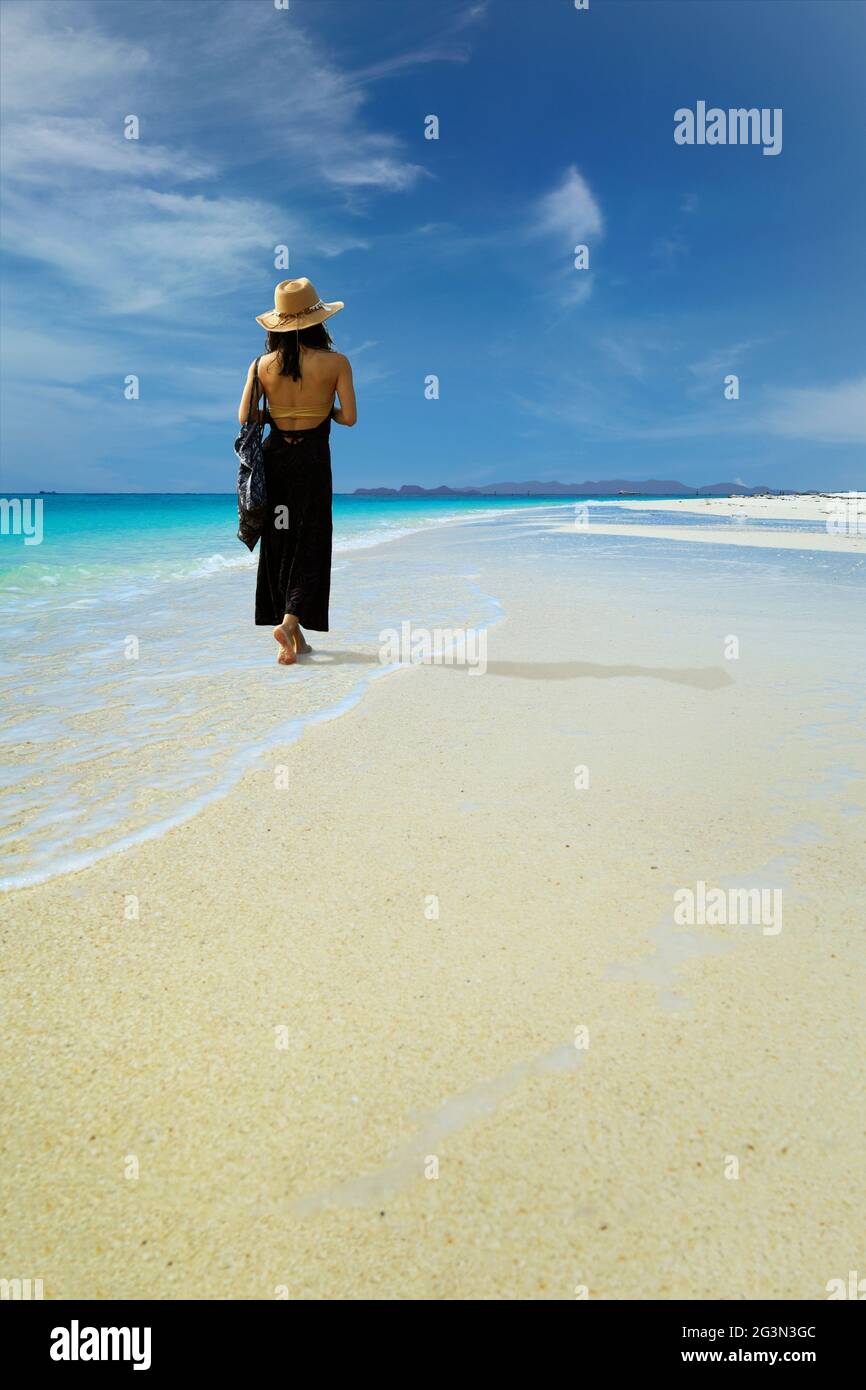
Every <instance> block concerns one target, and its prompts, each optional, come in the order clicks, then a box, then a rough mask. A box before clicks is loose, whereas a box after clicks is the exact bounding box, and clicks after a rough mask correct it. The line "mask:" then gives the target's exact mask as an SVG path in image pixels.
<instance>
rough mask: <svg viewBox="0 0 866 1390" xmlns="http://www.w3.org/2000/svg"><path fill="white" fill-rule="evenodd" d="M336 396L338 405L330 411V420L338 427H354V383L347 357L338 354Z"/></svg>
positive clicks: (356, 412) (355, 416)
mask: <svg viewBox="0 0 866 1390" xmlns="http://www.w3.org/2000/svg"><path fill="white" fill-rule="evenodd" d="M337 395H338V396H339V398H340V404H339V405H338V406H337V405H335V406H334V409H333V410H332V411H331V419H332V420H333V421H334V422H335V423H336V424H338V425H354V424H355V423H356V421H357V419H358V407H357V405H356V403H355V383H354V382H353V380H352V368H351V365H350V363H349V359H348V357H344V356H343V355H342V353H341V354H340V370H339V373H338V375H337Z"/></svg>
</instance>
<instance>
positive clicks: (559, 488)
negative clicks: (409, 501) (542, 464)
mask: <svg viewBox="0 0 866 1390" xmlns="http://www.w3.org/2000/svg"><path fill="white" fill-rule="evenodd" d="M781 491H782V489H781V488H777V487H744V486H743V485H742V483H710V484H708V485H707V486H706V487H688V486H687V485H686V484H685V483H678V482H677V481H676V480H675V479H669V478H664V479H658V478H647V479H646V480H645V481H643V482H635V480H634V479H633V478H602V479H601V480H600V481H599V482H588V483H551V482H546V483H542V482H538V481H537V480H536V479H533V480H532V481H531V482H526V483H485V484H484V486H483V487H445V486H441V487H417V486H415V485H414V484H412V483H404V484H403V486H402V487H399V488H397V487H356V488H355V491H354V493H353V496H354V497H597V496H599V495H601V496H612V495H613V496H615V495H617V494H620V495H623V496H628V497H671V496H680V497H682V496H685V497H756V496H758V495H759V494H761V493H764V494H767V495H769V496H772V497H778V496H779V495H780V493H781Z"/></svg>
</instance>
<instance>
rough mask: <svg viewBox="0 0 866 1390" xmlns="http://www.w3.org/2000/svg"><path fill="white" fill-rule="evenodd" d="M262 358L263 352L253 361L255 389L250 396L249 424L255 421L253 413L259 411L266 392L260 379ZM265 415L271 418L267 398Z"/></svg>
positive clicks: (262, 421) (261, 422)
mask: <svg viewBox="0 0 866 1390" xmlns="http://www.w3.org/2000/svg"><path fill="white" fill-rule="evenodd" d="M261 360H262V357H261V354H260V355H259V356H258V357H257V358H256V360H255V362H254V363H253V389H252V394H251V396H250V404H249V409H248V411H247V424H248V425H249V424H252V423H253V415H254V414H255V413H256V412H257V410H258V406H259V398H260V397H261V396H262V395H263V394H264V392H263V389H262V383H261V380H260V378H259V363H260V362H261ZM265 416H266V417H267V418H268V419H270V416H269V415H268V403H267V400H265ZM259 423H260V424H265V423H266V421H265V420H261V421H260V422H259Z"/></svg>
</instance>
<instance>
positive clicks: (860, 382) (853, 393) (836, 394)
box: [763, 376, 866, 444]
mask: <svg viewBox="0 0 866 1390" xmlns="http://www.w3.org/2000/svg"><path fill="white" fill-rule="evenodd" d="M763 419H764V425H765V427H766V429H767V430H768V431H769V432H770V433H771V434H777V435H782V436H783V437H784V438H786V439H805V440H811V441H813V442H814V443H817V444H866V376H863V377H859V378H856V379H854V380H852V381H840V382H838V383H837V384H836V385H835V386H816V387H779V388H776V389H774V390H772V391H771V392H770V393H769V400H768V404H767V407H766V409H765V411H764V417H763Z"/></svg>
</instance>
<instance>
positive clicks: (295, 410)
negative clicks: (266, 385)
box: [268, 396, 334, 420]
mask: <svg viewBox="0 0 866 1390" xmlns="http://www.w3.org/2000/svg"><path fill="white" fill-rule="evenodd" d="M333 405H334V397H333V396H332V397H331V399H330V400H329V401H324V402H323V403H322V404H321V405H286V406H276V407H274V406H272V405H271V404H270V402H268V414H269V415H270V417H271V419H272V420H292V419H301V418H306V419H311V420H312V419H319V420H321V419H324V417H325V416H326V415H330V413H331V410H332V409H333Z"/></svg>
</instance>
